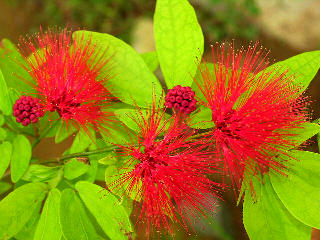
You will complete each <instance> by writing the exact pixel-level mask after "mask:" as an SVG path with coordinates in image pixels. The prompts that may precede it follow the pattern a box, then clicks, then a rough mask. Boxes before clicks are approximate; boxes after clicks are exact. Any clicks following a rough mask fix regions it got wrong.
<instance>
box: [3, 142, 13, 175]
mask: <svg viewBox="0 0 320 240" xmlns="http://www.w3.org/2000/svg"><path fill="white" fill-rule="evenodd" d="M11 153H12V144H11V143H10V142H3V143H2V144H1V145H0V156H1V161H0V179H1V178H2V176H3V174H4V173H5V171H6V170H7V168H8V167H9V164H10V159H11Z"/></svg>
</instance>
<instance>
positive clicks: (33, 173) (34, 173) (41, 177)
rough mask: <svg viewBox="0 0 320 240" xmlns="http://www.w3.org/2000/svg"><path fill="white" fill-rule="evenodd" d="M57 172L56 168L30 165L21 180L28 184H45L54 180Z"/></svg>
mask: <svg viewBox="0 0 320 240" xmlns="http://www.w3.org/2000/svg"><path fill="white" fill-rule="evenodd" d="M58 170H59V168H58V167H47V166H44V165H39V164H32V165H30V166H29V168H28V170H27V171H26V173H25V174H24V175H23V176H22V178H21V179H22V180H24V181H29V182H46V181H49V180H50V179H52V178H54V177H55V176H56V175H57V174H58Z"/></svg>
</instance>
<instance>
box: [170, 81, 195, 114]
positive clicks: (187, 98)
mask: <svg viewBox="0 0 320 240" xmlns="http://www.w3.org/2000/svg"><path fill="white" fill-rule="evenodd" d="M194 97H195V93H194V91H192V89H191V88H190V87H181V86H180V85H178V86H175V87H174V88H172V89H169V91H168V93H167V95H166V98H165V100H166V101H165V105H166V106H167V107H168V108H174V109H175V110H176V111H177V112H180V113H186V114H190V113H192V112H193V111H194V110H196V104H197V100H196V99H195V98H194Z"/></svg>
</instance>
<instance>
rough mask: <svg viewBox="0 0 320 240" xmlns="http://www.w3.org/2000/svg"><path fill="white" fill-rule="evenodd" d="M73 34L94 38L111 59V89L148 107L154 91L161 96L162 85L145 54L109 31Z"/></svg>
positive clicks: (127, 101)
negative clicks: (143, 55) (142, 54)
mask: <svg viewBox="0 0 320 240" xmlns="http://www.w3.org/2000/svg"><path fill="white" fill-rule="evenodd" d="M73 36H74V37H79V38H82V37H84V38H87V39H91V42H92V43H93V44H97V46H96V48H98V49H99V51H100V52H101V53H103V52H105V55H104V57H105V58H109V59H110V66H112V72H110V74H109V75H112V77H111V78H110V80H109V83H110V89H109V90H110V91H111V92H112V93H113V94H114V95H115V96H116V97H118V98H119V99H120V100H122V101H123V102H125V103H128V104H134V103H136V104H137V105H138V106H141V107H146V106H148V105H150V104H151V103H152V93H154V94H156V95H158V96H160V95H161V94H162V87H161V85H160V83H159V81H158V79H157V78H156V77H155V76H154V74H153V73H152V72H151V71H150V70H149V68H148V66H147V65H146V63H145V62H144V61H143V59H142V57H141V56H140V55H139V54H138V53H137V52H136V51H135V50H134V49H133V48H131V47H130V46H129V45H128V44H126V43H125V42H123V41H122V40H120V39H118V38H116V37H113V36H111V35H109V34H106V33H96V32H89V31H76V32H75V33H74V34H73Z"/></svg>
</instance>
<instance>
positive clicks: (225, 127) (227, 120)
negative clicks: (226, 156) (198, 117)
mask: <svg viewBox="0 0 320 240" xmlns="http://www.w3.org/2000/svg"><path fill="white" fill-rule="evenodd" d="M212 119H213V121H214V122H215V125H216V131H219V132H220V133H222V134H223V135H225V136H227V137H231V138H234V139H240V136H239V134H238V133H239V131H240V130H241V119H239V117H238V116H237V114H236V111H235V110H234V109H231V110H229V111H226V112H225V113H222V114H219V116H217V115H216V114H214V113H213V114H212Z"/></svg>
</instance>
